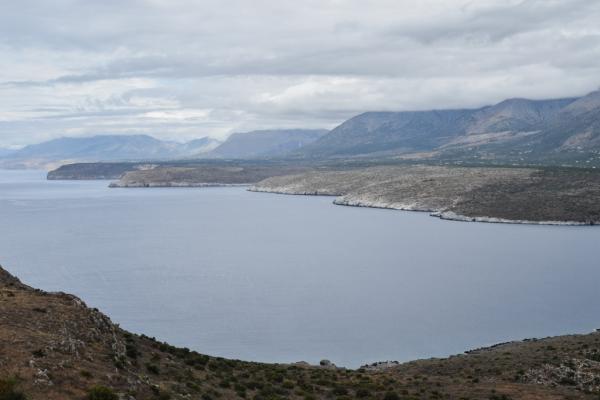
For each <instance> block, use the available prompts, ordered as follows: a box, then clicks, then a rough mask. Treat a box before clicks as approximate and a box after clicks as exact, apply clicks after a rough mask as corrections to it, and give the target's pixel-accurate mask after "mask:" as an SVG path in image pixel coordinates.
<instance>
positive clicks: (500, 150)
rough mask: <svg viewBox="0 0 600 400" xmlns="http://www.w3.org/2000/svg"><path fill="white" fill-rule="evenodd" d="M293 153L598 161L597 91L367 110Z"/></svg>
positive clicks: (599, 108)
mask: <svg viewBox="0 0 600 400" xmlns="http://www.w3.org/2000/svg"><path fill="white" fill-rule="evenodd" d="M296 155H297V156H299V157H305V158H311V157H312V158H322V157H355V156H363V157H364V156H369V155H370V156H375V155H378V156H394V155H396V156H397V155H403V156H404V158H406V157H408V158H411V157H412V158H430V159H441V160H458V161H474V160H477V161H482V162H498V161H500V162H511V163H520V164H523V163H526V162H535V163H540V162H546V163H567V162H571V163H576V162H579V163H582V164H593V165H600V91H598V92H593V93H590V94H589V95H587V96H584V97H582V98H566V99H556V100H528V99H509V100H505V101H502V102H500V103H498V104H496V105H493V106H488V107H483V108H479V109H461V110H432V111H407V112H367V113H364V114H361V115H358V116H356V117H354V118H351V119H349V120H348V121H346V122H344V123H342V124H341V125H339V126H338V127H337V128H335V129H333V130H332V131H331V132H330V133H328V134H326V135H324V136H323V137H322V138H320V139H319V140H317V141H316V142H315V143H312V144H310V145H308V146H306V147H304V148H302V149H300V150H299V151H298V152H296Z"/></svg>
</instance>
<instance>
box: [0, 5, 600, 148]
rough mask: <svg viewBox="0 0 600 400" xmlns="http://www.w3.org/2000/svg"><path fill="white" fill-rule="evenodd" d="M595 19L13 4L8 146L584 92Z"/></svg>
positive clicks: (350, 8) (3, 31)
mask: <svg viewBox="0 0 600 400" xmlns="http://www.w3.org/2000/svg"><path fill="white" fill-rule="evenodd" d="M599 22H600V3H599V2H591V1H583V0H560V1H559V0H519V1H512V0H509V1H500V0H484V1H464V0H444V1H442V0H437V1H432V0H424V1H419V2H415V1H401V0H390V1H388V0H377V1H372V2H368V3H365V2H364V1H359V0H319V1H316V0H314V1H313V0H306V1H300V2H286V1H275V0H270V1H268V0H257V1H252V2H248V1H242V0H218V1H217V0H214V1H213V0H203V1H192V0H168V1H167V0H130V1H117V0H107V1H102V2H89V1H83V0H79V1H77V0H56V1H53V2H45V1H41V0H38V1H34V0H24V1H19V2H3V3H2V4H1V5H0V57H1V59H2V60H3V61H2V63H0V147H12V146H22V145H26V144H30V143H36V142H40V141H43V140H48V139H52V138H56V137H60V136H91V135H96V134H109V133H110V134H151V135H153V136H156V137H158V138H161V139H169V140H178V141H185V140H189V139H193V138H197V137H202V136H206V135H211V136H214V137H217V138H224V137H225V136H227V135H228V134H230V133H232V132H235V131H249V130H253V129H269V128H280V127H287V128H300V127H302V128H323V127H324V128H332V127H334V126H335V125H337V124H338V123H340V122H342V121H343V120H345V119H347V118H349V117H351V116H353V115H355V114H357V113H360V112H363V111H369V110H382V111H391V110H394V111H398V110H416V109H432V108H452V107H455V108H458V107H476V106H481V105H484V104H491V103H495V102H497V101H500V100H502V99H504V98H509V97H528V98H534V99H540V98H553V97H569V96H577V95H583V94H585V93H587V92H590V91H592V90H595V89H597V88H598V87H599V85H600V64H598V62H597V60H598V59H600V23H599Z"/></svg>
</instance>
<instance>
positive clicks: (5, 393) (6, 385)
mask: <svg viewBox="0 0 600 400" xmlns="http://www.w3.org/2000/svg"><path fill="white" fill-rule="evenodd" d="M25 399H27V397H25V394H23V392H20V391H18V390H17V380H16V379H14V378H7V379H0V400H25Z"/></svg>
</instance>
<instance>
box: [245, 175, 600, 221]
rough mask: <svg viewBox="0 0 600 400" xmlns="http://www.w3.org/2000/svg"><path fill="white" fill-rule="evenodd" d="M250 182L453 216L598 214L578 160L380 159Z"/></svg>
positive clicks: (595, 192) (591, 178) (595, 186)
mask: <svg viewBox="0 0 600 400" xmlns="http://www.w3.org/2000/svg"><path fill="white" fill-rule="evenodd" d="M249 190H251V191H256V192H271V193H281V194H304V195H329V196H336V199H335V200H334V203H335V204H338V205H346V206H357V207H374V208H389V209H396V210H410V211H426V212H429V213H431V214H432V215H434V216H437V217H440V218H443V219H450V220H457V221H479V222H504V223H533V224H557V225H591V224H597V223H599V222H600V172H599V171H596V170H593V169H576V168H510V167H506V168H499V167H447V166H425V165H416V166H380V167H369V168H355V169H348V170H338V171H311V172H308V173H304V174H297V175H291V176H280V177H272V178H268V179H266V180H264V181H262V182H259V183H258V184H256V185H254V186H252V187H251V188H250V189H249Z"/></svg>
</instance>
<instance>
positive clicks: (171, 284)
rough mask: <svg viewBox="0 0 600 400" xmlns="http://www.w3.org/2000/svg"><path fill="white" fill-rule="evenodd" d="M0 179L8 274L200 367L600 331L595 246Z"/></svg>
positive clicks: (332, 212)
mask: <svg viewBox="0 0 600 400" xmlns="http://www.w3.org/2000/svg"><path fill="white" fill-rule="evenodd" d="M107 184H108V182H106V181H97V182H56V181H54V182H52V181H46V180H45V179H44V173H41V172H31V171H26V172H23V171H0V263H1V264H2V265H3V266H4V267H5V268H7V269H9V270H10V271H11V272H13V273H15V274H16V275H18V276H19V277H20V278H21V279H22V280H23V281H25V282H27V283H28V284H30V285H33V286H36V287H39V288H43V289H45V290H52V291H58V290H60V291H65V292H70V293H74V294H76V295H78V296H80V297H81V298H82V299H83V300H84V301H86V302H87V303H88V305H90V306H94V307H98V308H100V309H101V310H102V311H104V312H105V313H107V314H108V315H109V316H110V317H111V318H112V319H113V321H115V322H118V323H119V324H121V326H122V327H124V328H126V329H129V330H132V331H134V332H138V333H145V334H147V335H150V336H156V337H157V338H158V339H161V340H166V341H168V342H170V343H172V344H175V345H179V346H187V347H190V348H193V349H195V350H198V351H200V352H203V353H207V354H211V355H219V356H224V357H231V358H239V359H246V360H258V361H269V362H293V361H300V360H305V361H308V362H313V363H314V362H318V361H319V360H320V359H322V358H328V359H331V360H332V361H333V362H335V363H337V364H338V365H344V366H350V367H356V366H359V365H360V364H362V363H365V362H372V361H376V360H391V359H395V360H408V359H414V358H423V357H432V356H444V355H449V354H454V353H459V352H462V351H464V350H466V349H469V348H473V347H478V346H482V345H489V344H493V343H496V342H501V341H506V340H511V339H522V338H526V337H543V336H548V335H557V334H563V333H577V332H588V331H591V330H593V329H595V328H599V327H600V313H599V312H598V310H600V296H599V295H598V287H599V284H600V262H599V261H598V260H599V258H598V254H599V253H598V246H599V245H600V228H597V227H548V226H525V225H520V226H517V225H497V224H478V223H462V222H449V221H441V220H438V219H436V218H432V217H429V216H427V215H426V214H422V213H411V212H399V211H389V210H376V209H361V208H352V207H340V206H334V205H332V204H331V198H325V197H320V198H319V197H303V196H282V195H271V194H262V193H261V194H259V193H250V192H247V191H245V190H244V189H243V188H209V189H109V188H107Z"/></svg>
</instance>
